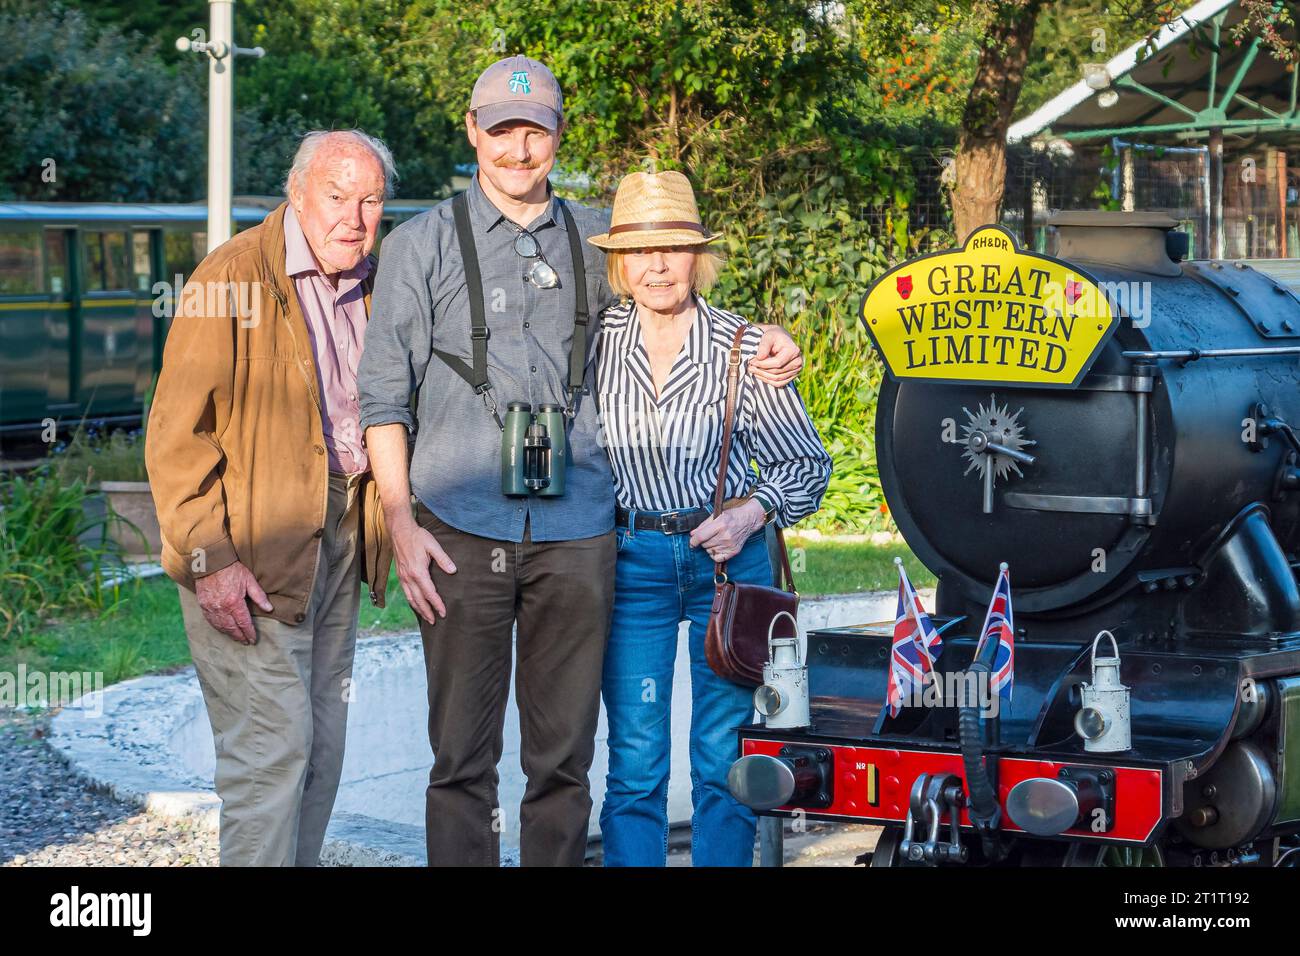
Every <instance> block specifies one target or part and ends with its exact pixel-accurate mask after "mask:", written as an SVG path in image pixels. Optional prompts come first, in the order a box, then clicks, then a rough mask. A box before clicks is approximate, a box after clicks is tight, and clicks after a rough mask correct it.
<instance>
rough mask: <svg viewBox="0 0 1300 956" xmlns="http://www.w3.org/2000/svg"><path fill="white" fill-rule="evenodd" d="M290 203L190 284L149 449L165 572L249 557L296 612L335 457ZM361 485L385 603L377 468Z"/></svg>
mask: <svg viewBox="0 0 1300 956" xmlns="http://www.w3.org/2000/svg"><path fill="white" fill-rule="evenodd" d="M286 206H287V203H282V204H281V205H280V207H279V208H278V209H276V210H275V211H274V212H272V213H271V214H270V215H269V216H267V217H266V219H265V220H263V221H262V223H261V224H260V225H257V226H254V227H253V228H252V229H249V230H247V231H245V232H242V233H240V234H239V235H237V236H235V238H233V239H231V240H230V241H229V242H227V243H225V244H224V245H222V246H221V247H220V248H218V249H217V250H216V251H215V252H213V253H212V254H211V255H209V256H208V257H207V258H206V259H204V260H203V261H202V262H201V263H199V266H198V268H196V269H195V270H194V274H193V276H191V277H190V280H189V282H187V283H186V285H185V288H184V290H182V293H181V296H180V299H179V301H178V302H177V303H176V315H175V318H174V320H173V322H172V326H171V331H170V332H169V333H168V335H167V347H166V349H165V350H164V352H163V365H162V373H161V375H160V377H159V379H158V387H157V389H156V391H155V393H154V399H153V406H152V408H151V409H150V412H149V423H148V429H147V431H146V441H145V463H146V466H147V467H148V471H149V484H150V487H151V488H152V490H153V498H154V503H155V504H156V505H157V508H158V520H159V523H160V524H161V526H162V539H163V552H162V563H163V567H164V568H165V569H166V571H167V574H168V575H170V576H171V577H172V578H173V579H174V580H175V581H177V582H178V583H179V584H180V585H182V586H183V587H186V588H189V589H190V590H194V580H195V578H199V577H203V576H204V575H206V574H211V573H212V572H214V571H219V570H221V569H222V568H224V567H227V566H228V565H230V564H233V563H234V562H235V561H236V560H239V561H242V562H243V563H244V564H245V565H246V566H247V567H248V569H249V570H250V571H252V573H253V576H254V577H255V578H256V579H257V583H258V584H259V585H261V587H262V589H263V590H264V591H266V594H267V597H268V598H269V599H270V602H271V605H272V607H273V608H274V610H273V611H272V612H271V614H270V615H269V616H270V617H273V618H275V619H276V620H278V621H283V622H285V623H286V624H295V623H300V622H301V621H303V620H304V617H305V615H306V611H307V602H308V600H309V599H310V597H311V591H312V581H313V580H314V578H315V575H316V568H317V565H318V563H319V562H320V560H321V536H322V535H323V533H324V525H325V509H326V504H327V500H328V496H329V459H328V456H327V455H326V453H325V442H324V437H323V432H322V428H321V408H320V396H319V394H318V387H317V372H316V359H315V356H314V354H313V352H312V347H311V338H310V336H309V335H308V332H307V322H306V319H305V317H304V316H303V313H302V309H301V307H300V306H299V303H298V296H297V293H296V291H295V290H294V287H293V283H292V281H291V280H290V279H289V277H288V276H287V275H286V274H285V251H284V210H285V208H286ZM371 265H372V269H371V277H373V275H374V271H373V265H374V263H373V261H372V263H371ZM371 281H372V280H371V279H370V278H368V279H367V280H366V282H365V284H364V288H365V295H366V314H367V315H369V313H370V288H371ZM359 495H360V497H359V501H360V503H361V505H362V526H361V541H360V542H359V543H358V547H364V549H365V558H364V566H363V570H362V578H363V580H364V581H365V582H366V583H367V584H368V585H369V589H370V599H371V601H373V602H374V603H375V604H376V605H377V606H379V607H382V606H383V603H384V589H385V586H386V585H387V583H388V570H389V565H390V564H391V561H392V548H391V544H390V542H389V540H388V534H387V530H386V528H385V526H384V520H383V511H382V509H381V508H380V506H379V495H378V492H377V491H376V489H375V483H374V480H373V478H372V477H371V476H370V475H366V477H365V478H364V479H363V480H362V483H361V487H360V489H359ZM250 608H251V610H252V612H253V613H254V614H259V615H260V614H262V613H263V612H262V611H260V610H259V609H258V608H257V607H256V606H254V605H252V604H250Z"/></svg>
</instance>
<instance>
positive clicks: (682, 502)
mask: <svg viewBox="0 0 1300 956" xmlns="http://www.w3.org/2000/svg"><path fill="white" fill-rule="evenodd" d="M717 238H719V237H718V236H717V235H714V234H713V233H711V232H710V231H709V230H708V229H706V228H705V226H704V225H703V223H702V222H701V221H700V215H699V211H698V208H697V206H696V203H695V195H694V193H693V191H692V189H691V185H690V182H689V181H688V180H687V178H686V177H685V176H683V175H682V174H681V173H678V172H665V173H657V174H656V173H633V174H632V175H630V176H627V177H626V178H624V179H623V181H622V183H621V184H620V185H619V189H618V194H617V196H616V197H615V199H614V210H613V217H612V220H611V223H610V229H609V231H608V232H607V233H603V234H601V235H598V236H593V237H592V238H591V239H589V240H588V241H589V242H591V243H592V244H593V245H596V246H598V247H600V248H601V249H604V250H605V251H606V253H607V268H608V277H609V282H610V285H611V286H612V287H613V289H614V291H615V292H617V293H619V294H621V295H622V296H623V297H624V301H623V302H622V304H620V305H617V306H614V307H612V308H610V309H608V310H606V311H605V313H604V314H603V315H602V321H601V332H600V347H599V350H598V353H597V369H596V386H597V391H598V393H599V407H600V419H601V428H602V430H603V433H604V437H605V444H606V448H607V450H608V452H609V457H610V463H611V465H612V469H613V473H614V485H615V498H616V504H617V510H616V518H615V533H616V537H617V547H618V561H617V568H616V580H615V595H614V616H613V623H612V625H611V629H610V638H609V644H608V646H607V648H606V652H605V663H604V674H603V682H602V695H603V697H604V700H605V708H606V711H607V713H608V717H609V776H608V779H607V782H606V791H605V802H604V807H603V808H602V810H601V814H600V825H601V830H602V833H603V840H604V859H605V865H606V866H662V865H664V863H665V862H666V857H667V848H668V816H667V805H668V775H669V744H670V728H669V709H670V705H671V701H672V681H673V662H674V658H675V657H676V651H677V633H678V626H679V625H680V623H681V622H682V621H684V620H685V621H689V622H690V639H689V640H690V659H691V667H690V680H691V700H692V709H691V729H690V741H691V745H690V755H691V783H692V788H691V798H692V805H693V809H694V813H693V816H692V824H691V858H692V862H693V863H694V865H696V866H748V865H749V864H750V863H751V861H752V859H753V848H754V832H755V826H756V819H755V817H754V814H753V813H752V812H751V811H750V810H749V809H748V808H746V807H744V806H743V805H741V804H740V803H738V802H737V801H736V800H735V799H734V798H733V797H732V796H731V794H730V792H729V791H728V789H727V782H726V775H727V769H728V767H729V765H730V763H731V759H732V757H734V755H735V736H734V733H733V729H734V728H735V726H736V725H738V724H742V723H748V722H749V721H750V719H751V717H752V714H753V705H752V697H751V693H752V692H751V690H750V689H749V688H747V687H744V686H741V685H739V684H733V683H731V682H729V681H726V680H724V679H723V678H721V677H718V676H717V675H716V674H714V673H713V671H712V670H710V668H709V666H708V664H707V662H706V661H705V655H704V636H705V630H706V627H707V624H708V617H709V610H710V607H711V605H712V600H713V591H714V585H713V574H714V563H715V562H721V561H726V562H727V573H728V575H729V576H730V578H731V579H732V580H734V581H740V582H750V583H761V584H771V583H772V571H771V567H770V564H769V561H768V554H767V546H766V542H765V536H764V533H763V529H764V525H765V524H766V523H767V522H769V521H776V522H778V523H779V524H781V525H782V526H788V525H791V524H793V523H794V522H796V521H798V520H799V519H800V518H803V517H805V516H806V515H809V514H811V513H812V512H814V511H816V510H817V508H818V506H819V504H820V502H821V498H822V495H823V494H824V493H825V491H826V485H827V482H828V481H829V479H830V473H831V460H830V456H829V455H828V454H827V453H826V451H825V449H824V448H823V447H822V444H821V440H820V438H819V437H818V435H817V431H816V429H815V428H814V427H813V424H812V422H811V421H810V420H809V418H808V413H807V411H806V410H805V409H804V406H803V402H802V400H801V399H800V397H799V393H798V391H797V389H796V388H795V385H794V383H793V382H791V383H789V384H787V385H784V386H782V387H776V386H773V385H770V384H768V383H766V382H763V381H761V380H759V379H756V378H755V377H754V376H753V375H752V374H750V373H749V372H748V371H745V372H744V374H742V376H741V379H740V384H739V390H738V392H737V395H736V405H735V426H734V430H733V439H732V446H731V449H730V453H729V458H728V462H727V471H726V487H725V493H724V497H725V498H726V499H728V504H727V506H724V509H723V511H722V513H721V514H716V515H715V514H712V513H711V511H710V508H709V505H710V502H711V501H712V499H713V496H714V492H715V489H716V487H717V483H718V475H719V472H720V470H721V456H722V438H723V435H722V432H723V421H724V406H725V404H726V393H727V360H728V355H729V353H730V350H731V348H732V343H733V339H734V338H735V336H736V334H737V332H739V331H740V330H742V329H744V330H745V331H744V333H743V337H742V339H741V357H742V360H743V361H742V366H741V367H742V370H744V369H747V366H748V360H749V359H751V358H752V357H753V356H754V355H755V354H756V352H757V350H758V343H759V340H760V339H761V338H762V333H761V330H760V329H759V328H757V327H756V326H752V325H750V324H749V323H747V322H746V320H745V319H743V318H741V317H740V316H738V315H735V314H733V313H731V312H727V311H725V310H723V309H720V308H717V307H715V306H713V305H710V304H709V303H708V302H706V301H705V299H704V293H705V292H706V291H708V289H709V288H710V287H711V286H712V285H713V283H714V281H715V279H716V278H717V274H718V266H719V259H718V257H717V255H716V254H715V253H713V252H712V251H711V250H710V248H709V246H710V244H711V243H712V242H713V241H714V240H716V239H717ZM754 463H757V466H758V467H757V469H755V467H754Z"/></svg>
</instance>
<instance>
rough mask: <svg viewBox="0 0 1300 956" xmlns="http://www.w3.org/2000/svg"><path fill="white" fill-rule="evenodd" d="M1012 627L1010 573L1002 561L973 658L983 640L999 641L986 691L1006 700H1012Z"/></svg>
mask: <svg viewBox="0 0 1300 956" xmlns="http://www.w3.org/2000/svg"><path fill="white" fill-rule="evenodd" d="M1015 627H1016V626H1015V622H1014V621H1013V620H1012V616H1011V574H1010V572H1009V571H1008V570H1007V566H1006V565H1005V564H1003V565H1002V567H1001V571H1000V572H999V574H998V583H997V587H995V588H994V589H993V600H991V601H989V612H988V614H987V615H986V616H985V618H984V630H983V632H982V633H981V634H980V642H979V644H978V645H977V646H976V648H975V657H976V658H979V656H980V652H981V651H983V650H984V647H985V643H984V642H985V641H993V640H996V641H997V642H998V649H997V651H996V653H994V655H993V676H992V679H991V680H990V682H989V690H991V691H996V692H997V693H999V694H1001V695H1002V696H1003V697H1005V698H1006V699H1007V700H1008V701H1009V700H1011V691H1012V686H1013V685H1014V684H1015V662H1016V637H1015V633H1016V632H1015Z"/></svg>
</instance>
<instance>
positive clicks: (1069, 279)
mask: <svg viewBox="0 0 1300 956" xmlns="http://www.w3.org/2000/svg"><path fill="white" fill-rule="evenodd" d="M862 322H863V324H864V325H865V326H866V327H867V332H869V333H870V334H871V338H872V340H873V341H874V342H875V343H876V348H877V349H878V350H879V351H880V354H881V356H882V357H883V358H884V360H885V366H886V368H888V370H889V372H890V374H891V375H893V376H895V377H896V378H921V379H928V380H930V381H936V382H953V383H956V382H978V383H980V384H989V385H1035V386H1039V387H1043V386H1046V387H1056V388H1071V387H1073V386H1075V385H1077V384H1079V380H1080V379H1082V378H1083V376H1084V374H1085V373H1086V372H1087V371H1088V367H1089V366H1090V365H1092V362H1093V359H1095V358H1096V357H1097V353H1098V352H1100V351H1101V347H1102V345H1103V344H1104V343H1105V341H1106V339H1107V338H1108V337H1109V336H1110V334H1111V332H1113V331H1114V329H1115V326H1116V324H1117V320H1116V317H1115V313H1114V310H1113V309H1112V308H1111V303H1110V301H1109V299H1108V298H1107V297H1106V295H1105V294H1104V293H1103V291H1102V290H1101V289H1100V288H1099V287H1098V286H1097V283H1096V282H1094V281H1093V280H1092V278H1091V277H1089V276H1088V275H1087V274H1086V273H1084V272H1083V271H1081V270H1080V269H1079V268H1078V267H1077V266H1073V265H1070V264H1069V263H1066V262H1061V261H1060V260H1058V259H1052V258H1050V257H1048V256H1040V255H1038V254H1037V253H1033V252H1025V251H1023V250H1020V249H1017V248H1016V241H1015V239H1014V237H1013V236H1012V235H1011V233H1010V232H1008V231H1007V230H1006V229H1004V228H1003V227H1001V226H992V225H989V226H981V227H980V228H978V229H976V230H975V231H974V232H973V233H971V235H970V238H969V239H967V240H966V244H965V245H964V246H962V248H960V249H952V250H950V251H948V252H937V253H932V254H931V255H927V256H920V257H919V258H916V259H913V260H911V261H910V262H905V263H903V264H902V265H899V266H895V267H894V268H893V269H890V270H889V271H888V272H886V273H885V274H884V275H883V276H881V277H880V278H879V279H877V280H876V281H875V282H874V283H872V285H871V288H870V289H868V290H867V294H866V295H865V296H863V298H862Z"/></svg>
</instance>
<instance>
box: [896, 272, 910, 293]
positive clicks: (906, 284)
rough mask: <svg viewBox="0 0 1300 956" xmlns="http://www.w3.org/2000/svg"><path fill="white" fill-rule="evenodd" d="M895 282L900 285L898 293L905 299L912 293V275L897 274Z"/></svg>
mask: <svg viewBox="0 0 1300 956" xmlns="http://www.w3.org/2000/svg"><path fill="white" fill-rule="evenodd" d="M894 282H895V283H896V284H897V286H898V294H899V295H901V296H902V297H903V298H904V299H906V298H907V297H908V296H909V295H911V294H912V277H911V276H896V277H895V278H894Z"/></svg>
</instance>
